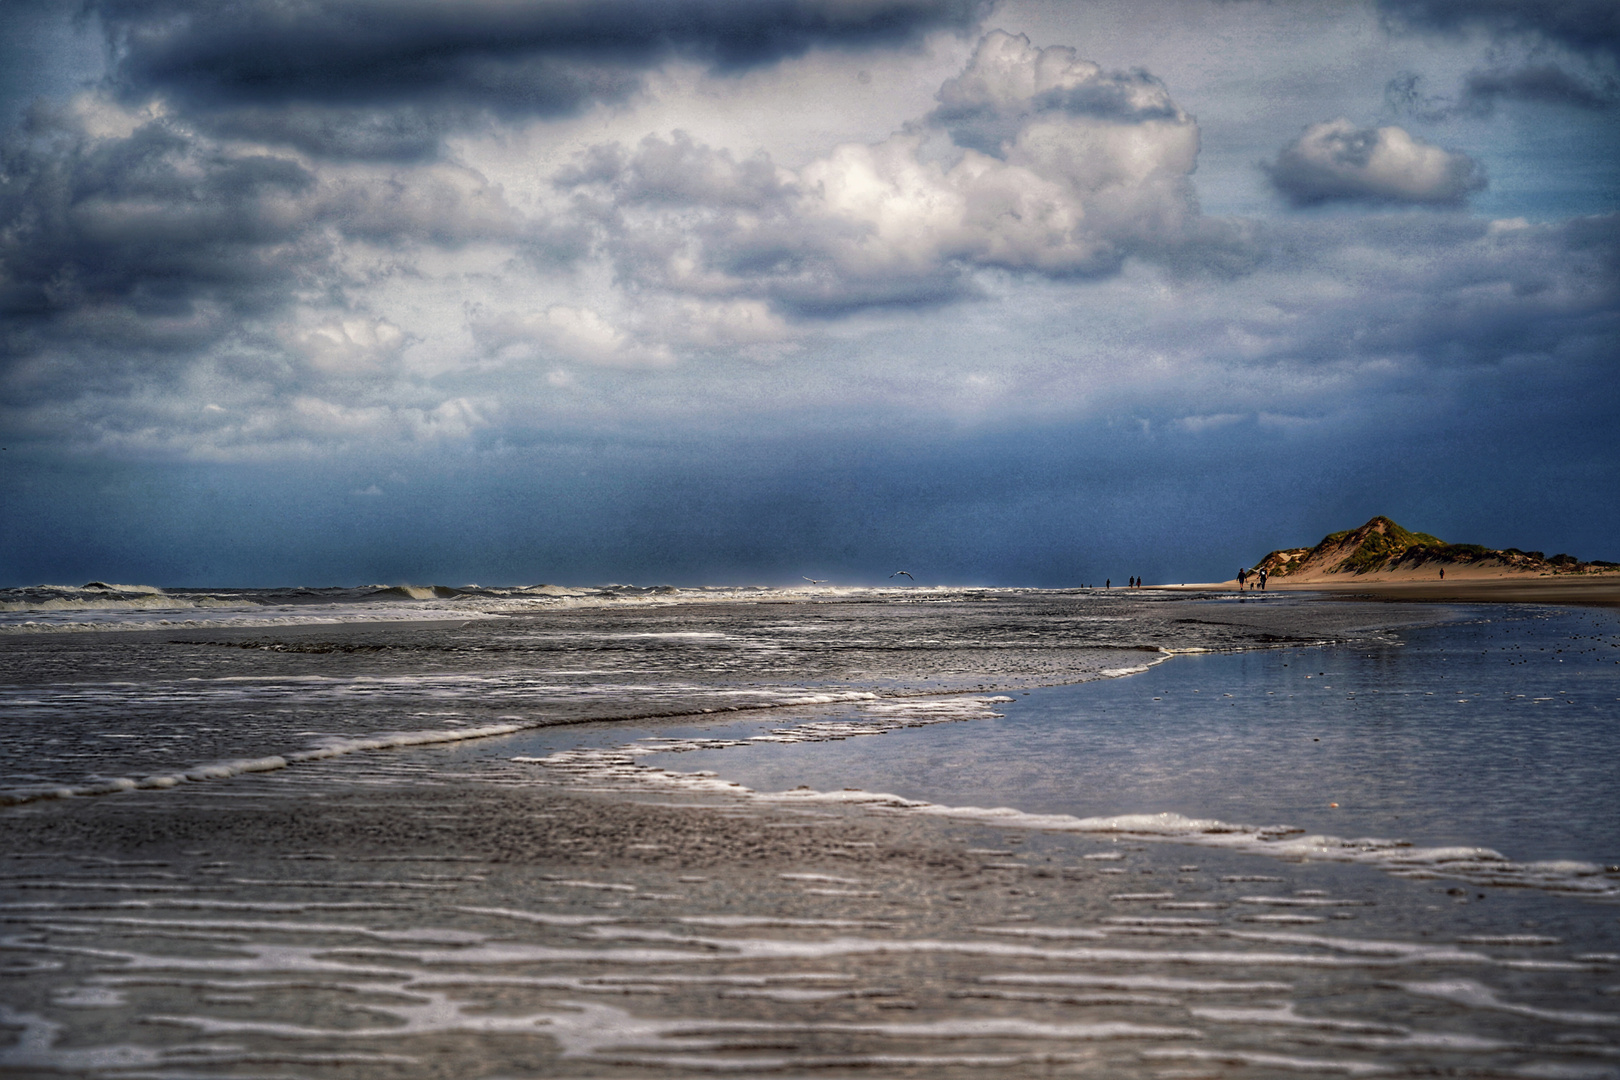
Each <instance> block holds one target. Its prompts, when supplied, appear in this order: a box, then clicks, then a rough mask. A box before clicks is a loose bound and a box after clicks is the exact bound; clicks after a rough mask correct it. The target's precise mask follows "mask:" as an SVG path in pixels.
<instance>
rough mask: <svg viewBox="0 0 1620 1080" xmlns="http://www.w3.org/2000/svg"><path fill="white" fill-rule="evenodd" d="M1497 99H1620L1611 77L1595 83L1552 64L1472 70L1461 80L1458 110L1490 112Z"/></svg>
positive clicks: (1584, 105) (1592, 104) (1587, 105)
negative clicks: (1495, 69)
mask: <svg viewBox="0 0 1620 1080" xmlns="http://www.w3.org/2000/svg"><path fill="white" fill-rule="evenodd" d="M1500 100H1513V101H1531V102H1540V103H1543V104H1548V105H1572V106H1575V107H1576V108H1580V109H1608V108H1612V107H1613V106H1614V105H1616V104H1617V103H1620V84H1617V83H1616V81H1615V80H1614V79H1613V78H1609V79H1605V80H1602V81H1601V82H1598V83H1596V84H1594V83H1593V82H1592V81H1589V80H1586V79H1582V78H1579V77H1578V76H1575V75H1572V74H1570V73H1569V72H1567V71H1565V70H1564V69H1563V68H1560V67H1558V66H1556V65H1553V64H1537V65H1533V66H1528V67H1521V68H1516V69H1508V70H1504V71H1475V72H1470V73H1469V75H1468V78H1467V79H1466V80H1464V82H1463V93H1462V100H1461V102H1460V108H1461V111H1463V112H1473V113H1489V112H1490V111H1491V110H1492V109H1493V108H1494V107H1495V105H1496V103H1497V102H1498V101H1500Z"/></svg>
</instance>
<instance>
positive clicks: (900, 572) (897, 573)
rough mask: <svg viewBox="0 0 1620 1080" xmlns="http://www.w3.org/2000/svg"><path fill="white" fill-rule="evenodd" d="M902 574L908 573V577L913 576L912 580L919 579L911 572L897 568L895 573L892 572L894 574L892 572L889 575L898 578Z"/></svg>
mask: <svg viewBox="0 0 1620 1080" xmlns="http://www.w3.org/2000/svg"><path fill="white" fill-rule="evenodd" d="M901 574H905V575H906V577H908V578H911V580H912V581H916V580H917V579H916V578H914V577H911V575H910V574H906V572H905V571H904V570H896V571H895V572H894V573H892V574H890V575H889V576H890V577H891V578H897V577H899V576H900V575H901Z"/></svg>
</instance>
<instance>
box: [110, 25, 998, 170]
mask: <svg viewBox="0 0 1620 1080" xmlns="http://www.w3.org/2000/svg"><path fill="white" fill-rule="evenodd" d="M88 6H89V7H90V9H91V10H93V11H94V12H95V13H96V14H98V15H99V16H100V18H101V22H102V24H103V26H104V27H105V28H106V32H107V34H108V37H109V39H110V41H111V42H112V43H113V46H114V52H115V55H116V58H117V59H116V64H115V68H114V79H115V81H116V82H117V84H118V85H119V87H120V88H121V90H122V91H123V92H124V93H125V94H126V95H127V96H129V97H132V98H141V97H143V96H145V95H149V94H153V93H158V94H161V95H163V96H165V97H166V98H167V99H170V100H172V101H174V102H176V103H178V104H180V105H181V106H182V107H184V108H185V109H186V110H187V111H188V112H192V113H195V114H197V115H198V116H199V117H201V118H203V119H205V120H206V122H207V123H208V124H210V125H211V127H212V128H213V129H214V130H216V131H221V132H230V133H237V134H243V135H248V136H250V137H254V138H259V139H273V140H276V141H280V142H284V143H288V144H291V145H296V146H298V147H300V148H301V149H304V150H305V151H307V152H310V153H317V154H321V155H324V156H331V157H337V158H361V157H376V158H388V159H402V160H408V159H412V158H418V157H423V156H426V155H427V154H429V153H431V152H432V151H433V149H434V148H435V147H436V146H437V145H438V140H439V139H440V137H441V136H442V134H443V133H444V132H445V131H446V130H447V129H449V128H451V127H463V126H467V125H469V124H471V123H473V122H476V121H477V119H478V118H480V117H483V116H493V117H499V118H512V117H518V116H556V115H564V114H568V113H572V112H575V111H577V110H579V109H581V108H583V107H586V106H588V105H590V104H593V103H596V102H614V101H622V100H623V99H625V98H626V97H628V96H629V95H630V94H632V93H634V92H635V91H636V90H637V89H638V88H639V87H640V86H641V74H642V72H643V71H644V70H646V69H647V68H648V67H651V66H654V65H656V64H658V63H661V62H664V61H666V60H669V59H671V58H682V59H689V60H693V61H696V62H699V63H704V64H707V65H709V66H710V67H711V68H712V69H714V70H718V71H722V72H730V71H740V70H745V69H748V68H752V67H757V66H760V65H764V64H769V63H772V62H774V61H777V60H780V59H783V58H786V57H791V56H797V55H800V54H802V53H804V52H806V51H808V50H810V49H812V48H815V47H818V46H819V47H829V48H867V47H879V46H893V45H898V44H904V43H906V42H908V41H910V40H913V39H915V38H917V37H918V36H920V35H921V34H923V33H926V32H928V31H930V30H934V29H938V28H941V27H950V28H958V29H961V28H965V27H967V26H968V25H969V24H971V23H972V22H973V20H974V18H975V17H976V15H977V13H978V11H979V9H980V6H981V5H980V3H979V2H978V0H865V2H856V3H851V2H848V0H598V2H589V3H587V2H584V0H556V2H549V3H522V2H516V0H474V2H468V3H438V2H432V0H413V2H401V0H324V2H320V3H310V4H304V5H298V6H290V5H287V4H284V3H281V2H279V0H235V2H231V3H218V2H216V0H90V2H89V5H88Z"/></svg>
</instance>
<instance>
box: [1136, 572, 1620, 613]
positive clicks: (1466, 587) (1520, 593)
mask: <svg viewBox="0 0 1620 1080" xmlns="http://www.w3.org/2000/svg"><path fill="white" fill-rule="evenodd" d="M1147 588H1148V589H1150V590H1158V591H1168V592H1184V591H1185V592H1204V591H1211V592H1237V591H1239V590H1238V583H1237V582H1236V581H1217V582H1207V583H1203V584H1196V585H1150V586H1147ZM1266 591H1267V592H1292V593H1324V594H1328V595H1332V596H1334V597H1337V598H1339V599H1353V598H1366V599H1369V600H1392V601H1441V602H1451V603H1476V604H1582V605H1585V604H1592V605H1601V606H1605V607H1607V606H1613V605H1620V574H1592V575H1585V576H1580V577H1577V576H1574V575H1569V576H1557V577H1531V576H1526V575H1518V576H1500V577H1485V576H1463V575H1449V576H1447V578H1446V579H1445V580H1444V581H1441V580H1439V579H1438V578H1437V577H1435V576H1434V575H1432V574H1428V575H1425V576H1424V577H1422V578H1418V577H1400V578H1396V577H1381V576H1375V575H1369V576H1368V577H1366V578H1356V577H1355V576H1353V575H1348V574H1347V575H1345V576H1344V577H1343V578H1341V579H1334V580H1315V581H1294V580H1291V579H1287V578H1272V579H1271V580H1270V581H1269V582H1267V583H1266Z"/></svg>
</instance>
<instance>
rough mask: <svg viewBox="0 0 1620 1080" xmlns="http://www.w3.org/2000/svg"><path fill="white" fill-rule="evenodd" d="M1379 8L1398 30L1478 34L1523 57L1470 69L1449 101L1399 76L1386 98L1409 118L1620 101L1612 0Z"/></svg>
mask: <svg viewBox="0 0 1620 1080" xmlns="http://www.w3.org/2000/svg"><path fill="white" fill-rule="evenodd" d="M1378 7H1379V10H1380V11H1381V12H1382V14H1383V15H1384V18H1385V22H1386V25H1388V26H1390V27H1391V28H1393V29H1397V30H1414V31H1418V32H1429V33H1442V34H1463V33H1480V34H1484V35H1485V36H1487V37H1489V38H1490V39H1491V40H1493V41H1494V42H1496V43H1497V44H1498V45H1499V46H1503V47H1508V51H1509V52H1510V53H1512V52H1516V53H1518V54H1519V56H1518V58H1517V59H1515V60H1512V61H1509V60H1507V59H1505V58H1498V61H1497V62H1496V63H1495V64H1494V65H1493V66H1491V67H1488V68H1481V69H1479V70H1476V71H1472V72H1470V73H1469V74H1468V75H1467V76H1466V77H1465V79H1464V80H1463V84H1462V86H1461V87H1460V88H1459V89H1458V91H1457V92H1456V94H1455V96H1453V97H1449V98H1448V97H1443V96H1437V95H1435V96H1430V95H1424V94H1422V93H1420V92H1419V89H1418V80H1417V78H1416V77H1415V76H1404V77H1402V78H1401V79H1398V80H1395V81H1394V82H1392V83H1391V84H1390V87H1389V88H1388V95H1387V96H1388V97H1389V98H1390V101H1391V103H1392V104H1394V105H1396V106H1397V107H1398V108H1401V109H1403V111H1406V112H1408V113H1410V114H1412V115H1415V116H1419V117H1423V118H1425V119H1431V120H1443V119H1447V118H1449V117H1452V116H1456V115H1465V116H1466V115H1473V116H1484V115H1489V114H1490V113H1491V112H1492V111H1493V110H1494V109H1495V108H1496V105H1497V103H1498V102H1501V101H1523V102H1531V103H1537V104H1543V105H1564V106H1572V107H1575V108H1581V109H1607V108H1612V107H1614V106H1615V105H1616V104H1617V103H1620V79H1617V78H1616V65H1617V64H1620V4H1616V3H1614V2H1613V0H1378ZM1560 53H1561V54H1562V55H1558V54H1560Z"/></svg>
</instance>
